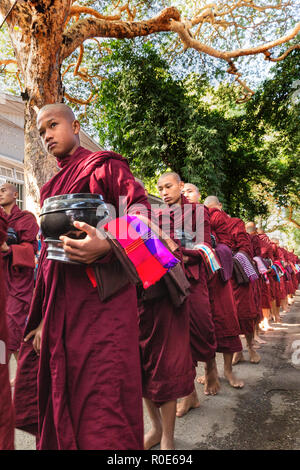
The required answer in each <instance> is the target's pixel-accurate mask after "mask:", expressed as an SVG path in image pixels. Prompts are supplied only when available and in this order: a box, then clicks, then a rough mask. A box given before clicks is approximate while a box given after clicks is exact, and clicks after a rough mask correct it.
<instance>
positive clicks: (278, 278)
mask: <svg viewBox="0 0 300 470" xmlns="http://www.w3.org/2000/svg"><path fill="white" fill-rule="evenodd" d="M271 268H272V269H273V271H275V274H276V281H277V282H280V277H279V274H278V272H277V266H275V264H272V266H271Z"/></svg>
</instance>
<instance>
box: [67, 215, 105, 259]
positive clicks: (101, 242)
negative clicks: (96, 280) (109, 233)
mask: <svg viewBox="0 0 300 470" xmlns="http://www.w3.org/2000/svg"><path fill="white" fill-rule="evenodd" d="M74 227H76V228H77V229H79V230H81V231H82V232H85V233H86V234H87V235H86V237H85V238H83V239H77V240H75V239H73V238H69V237H67V236H66V235H62V236H61V237H59V239H60V240H61V241H62V247H63V249H64V250H65V252H66V253H67V255H68V258H69V259H70V260H72V261H79V262H80V263H85V264H91V263H94V262H95V261H96V260H97V259H99V258H102V257H103V256H105V255H106V254H107V253H108V252H109V251H110V249H111V247H110V244H109V242H108V241H107V240H106V239H105V237H104V236H102V235H101V232H100V231H99V230H97V229H96V228H95V227H92V226H91V225H88V224H86V223H85V222H74Z"/></svg>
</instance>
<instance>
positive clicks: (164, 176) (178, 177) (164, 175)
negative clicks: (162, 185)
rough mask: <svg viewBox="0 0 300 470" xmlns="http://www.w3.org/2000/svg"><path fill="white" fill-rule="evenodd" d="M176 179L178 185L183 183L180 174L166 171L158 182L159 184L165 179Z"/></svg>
mask: <svg viewBox="0 0 300 470" xmlns="http://www.w3.org/2000/svg"><path fill="white" fill-rule="evenodd" d="M170 177H171V178H174V179H175V180H176V181H177V183H180V182H181V178H180V176H179V175H178V173H175V171H166V172H165V173H163V174H162V175H160V177H159V178H158V182H157V184H158V183H159V182H160V181H162V180H163V179H165V178H170Z"/></svg>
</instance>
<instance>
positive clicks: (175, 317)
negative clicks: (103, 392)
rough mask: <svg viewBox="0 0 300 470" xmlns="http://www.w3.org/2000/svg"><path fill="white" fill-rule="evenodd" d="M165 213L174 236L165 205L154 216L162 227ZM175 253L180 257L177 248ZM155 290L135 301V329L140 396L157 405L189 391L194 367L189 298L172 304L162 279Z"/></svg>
mask: <svg viewBox="0 0 300 470" xmlns="http://www.w3.org/2000/svg"><path fill="white" fill-rule="evenodd" d="M179 210H180V208H179ZM159 212H160V211H159ZM162 213H163V215H162ZM157 215H158V214H157ZM165 217H167V219H168V221H170V235H171V238H173V239H174V238H175V235H174V217H173V214H170V211H169V210H168V208H165V209H164V210H163V211H162V212H161V215H160V216H158V219H159V224H160V226H161V228H162V229H163V230H164V225H163V223H164V222H163V221H164V218H165ZM175 255H176V256H177V257H178V258H179V259H182V251H181V250H180V249H178V250H177V251H176V253H175ZM156 291H158V293H156V297H155V298H153V299H149V300H143V301H142V300H141V301H140V302H139V329H140V351H141V358H142V377H143V397H144V398H147V399H149V400H151V401H152V402H153V403H155V405H156V406H157V407H160V406H161V405H162V404H164V403H166V402H168V401H172V400H177V399H178V398H181V397H184V396H187V395H189V394H190V393H192V391H193V390H194V379H195V369H194V367H193V363H192V355H191V349H190V316H189V314H190V311H189V300H188V299H187V300H185V302H184V304H183V305H181V306H180V307H178V308H175V306H174V305H173V303H172V300H171V298H170V297H169V294H168V291H167V289H166V286H165V284H164V280H163V279H162V280H161V281H160V282H159V286H156Z"/></svg>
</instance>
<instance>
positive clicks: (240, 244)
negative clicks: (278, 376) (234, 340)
mask: <svg viewBox="0 0 300 470" xmlns="http://www.w3.org/2000/svg"><path fill="white" fill-rule="evenodd" d="M226 215H227V214H226ZM227 223H228V231H229V233H230V235H231V243H232V251H233V254H236V253H239V252H241V253H242V254H245V255H246V256H248V257H249V258H250V260H252V258H253V248H252V243H251V239H250V235H249V234H248V233H247V232H246V228H245V223H244V222H243V221H242V220H241V219H239V218H238V217H230V216H229V215H227ZM231 282H232V287H233V293H234V298H235V302H236V306H237V313H238V319H239V324H240V329H241V334H244V335H245V338H246V342H247V348H248V352H249V357H250V362H252V363H254V364H257V363H259V362H260V359H261V358H260V355H259V354H258V353H257V352H256V351H255V349H254V342H253V341H254V331H255V322H256V320H257V306H256V304H255V300H254V292H253V288H252V286H251V285H250V282H245V283H240V282H238V280H237V278H236V276H235V275H233V276H232V278H231ZM244 360H245V358H244V356H243V352H242V351H241V352H236V353H234V356H233V361H232V364H233V365H234V364H237V363H238V362H241V361H244Z"/></svg>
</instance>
